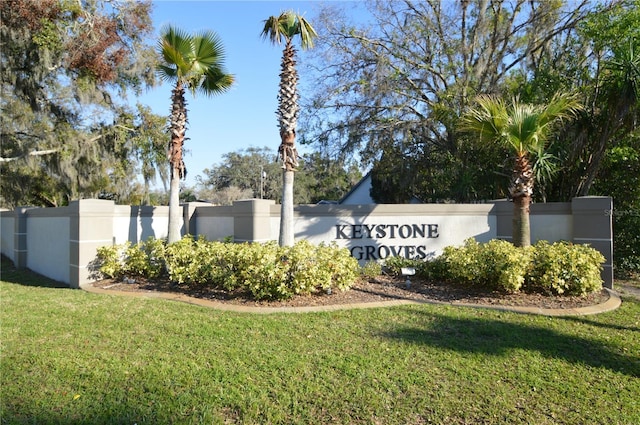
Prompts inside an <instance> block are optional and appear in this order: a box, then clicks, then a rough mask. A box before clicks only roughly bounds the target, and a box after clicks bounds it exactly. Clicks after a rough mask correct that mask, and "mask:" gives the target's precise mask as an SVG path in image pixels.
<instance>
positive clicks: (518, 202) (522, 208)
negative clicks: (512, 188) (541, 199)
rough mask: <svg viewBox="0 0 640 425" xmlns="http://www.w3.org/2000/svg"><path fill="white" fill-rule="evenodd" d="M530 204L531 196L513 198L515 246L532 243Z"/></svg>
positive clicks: (525, 245) (524, 245)
mask: <svg viewBox="0 0 640 425" xmlns="http://www.w3.org/2000/svg"><path fill="white" fill-rule="evenodd" d="M530 204H531V197H530V196H520V197H517V198H514V200H513V244H514V245H515V246H520V247H527V246H530V245H531V227H530V224H529V205H530Z"/></svg>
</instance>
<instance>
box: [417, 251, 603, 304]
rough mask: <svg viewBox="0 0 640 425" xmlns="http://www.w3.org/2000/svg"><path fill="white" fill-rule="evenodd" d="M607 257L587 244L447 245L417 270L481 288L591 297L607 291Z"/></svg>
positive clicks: (510, 291) (436, 277)
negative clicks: (604, 272)
mask: <svg viewBox="0 0 640 425" xmlns="http://www.w3.org/2000/svg"><path fill="white" fill-rule="evenodd" d="M604 261H605V259H604V257H603V256H602V254H601V253H600V252H598V251H597V250H595V249H594V248H591V247H590V246H588V245H581V244H572V243H568V242H555V243H553V244H549V243H548V242H546V241H540V242H538V243H536V244H535V245H533V246H531V247H529V248H518V247H516V246H514V245H513V244H511V243H510V242H507V241H501V240H492V241H490V242H487V243H484V244H480V243H478V242H477V241H475V240H474V239H468V240H466V241H465V243H464V245H463V246H460V247H446V248H445V249H444V251H443V253H442V255H441V256H439V257H437V258H435V259H433V260H431V261H427V262H424V263H423V264H422V266H421V267H417V268H416V270H417V272H418V274H419V275H420V276H422V277H425V278H428V279H437V280H444V281H447V282H451V283H456V282H463V283H466V284H474V285H482V286H484V287H487V288H489V289H492V290H497V291H502V292H508V293H514V292H518V291H520V290H522V291H526V292H539V293H544V294H552V295H586V294H588V293H591V292H594V291H597V290H598V289H600V288H602V279H601V278H600V272H601V271H602V264H603V263H604Z"/></svg>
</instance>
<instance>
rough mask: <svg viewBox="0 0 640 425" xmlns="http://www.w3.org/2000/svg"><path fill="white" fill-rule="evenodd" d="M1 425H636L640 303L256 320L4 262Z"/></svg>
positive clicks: (639, 416)
mask: <svg viewBox="0 0 640 425" xmlns="http://www.w3.org/2000/svg"><path fill="white" fill-rule="evenodd" d="M1 280H2V282H0V300H1V311H0V318H1V325H2V327H1V334H0V336H1V338H0V342H1V344H2V345H1V353H2V356H1V359H0V388H1V390H0V391H1V393H0V396H1V403H0V407H1V423H3V424H28V423H33V424H49V423H51V424H54V423H59V424H134V423H136V424H143V423H151V424H174V423H175V424H191V423H193V424H201V423H207V424H224V423H244V424H265V423H271V424H281V423H292V424H293V423H300V424H308V423H316V424H317V423H331V424H336V423H337V424H340V423H342V424H376V423H380V424H424V423H447V424H465V423H473V424H476V423H484V424H532V423H535V424H586V423H607V424H637V423H640V302H639V301H638V300H637V299H633V298H624V299H623V304H622V306H621V307H620V308H619V309H617V310H615V311H613V312H609V313H605V314H601V315H596V316H583V317H565V318H559V317H553V318H552V317H545V316H533V315H520V314H515V313H508V312H500V311H492V310H482V309H470V308H454V307H447V306H435V305H421V306H403V307H394V308H380V309H372V310H348V311H334V312H326V313H306V314H275V315H267V316H265V315H252V314H240V313H232V312H223V311H216V310H211V309H207V308H202V307H197V306H193V305H188V304H182V303H177V302H171V301H164V300H156V299H138V298H127V297H118V296H109V295H96V294H89V293H86V292H83V291H80V290H70V289H60V288H55V286H56V285H55V283H53V282H50V281H47V280H46V279H44V278H42V277H39V276H35V275H33V274H30V273H25V272H18V271H15V270H12V269H11V266H10V265H7V263H5V262H3V264H2V278H1Z"/></svg>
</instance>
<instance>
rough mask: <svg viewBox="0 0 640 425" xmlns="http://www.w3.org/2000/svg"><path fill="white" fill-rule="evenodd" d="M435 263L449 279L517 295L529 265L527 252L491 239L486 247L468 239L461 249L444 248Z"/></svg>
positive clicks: (504, 242) (508, 243) (507, 243)
mask: <svg viewBox="0 0 640 425" xmlns="http://www.w3.org/2000/svg"><path fill="white" fill-rule="evenodd" d="M439 261H441V262H443V263H444V264H445V265H446V266H447V268H446V269H445V270H442V268H443V267H442V266H443V264H442V263H440V262H436V263H434V266H438V267H439V268H440V270H439V272H440V273H443V274H444V277H445V278H448V279H449V280H459V281H463V282H467V283H477V284H480V285H484V286H487V287H489V288H491V289H495V290H500V291H505V292H517V291H518V290H520V288H521V287H522V285H523V283H524V281H525V276H526V273H527V270H528V268H529V264H530V252H529V250H528V249H523V248H518V247H515V246H514V245H513V244H511V243H510V242H507V241H503V240H498V239H494V240H491V241H489V242H487V243H485V244H480V243H478V242H477V241H476V240H475V239H467V240H466V241H465V244H464V245H463V246H462V247H446V248H445V249H444V252H443V254H442V258H441V259H440V260H439Z"/></svg>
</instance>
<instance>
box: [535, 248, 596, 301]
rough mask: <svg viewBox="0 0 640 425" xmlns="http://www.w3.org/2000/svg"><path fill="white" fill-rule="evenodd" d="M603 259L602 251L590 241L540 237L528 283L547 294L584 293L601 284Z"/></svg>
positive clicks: (593, 289) (594, 289)
mask: <svg viewBox="0 0 640 425" xmlns="http://www.w3.org/2000/svg"><path fill="white" fill-rule="evenodd" d="M604 261H605V259H604V257H603V256H602V254H600V252H598V251H596V250H595V249H593V248H591V247H590V246H588V245H579V244H578V245H574V244H571V243H568V242H556V243H554V244H549V243H548V242H546V241H540V242H538V243H536V244H535V245H534V250H533V264H532V268H531V271H530V272H529V275H528V278H527V285H528V287H529V288H530V289H531V290H535V291H542V292H543V293H548V294H558V295H561V294H564V295H585V294H588V293H590V292H593V291H596V290H598V289H599V288H601V287H602V279H601V277H600V271H601V270H602V263H604Z"/></svg>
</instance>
